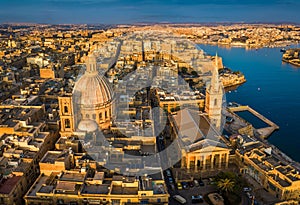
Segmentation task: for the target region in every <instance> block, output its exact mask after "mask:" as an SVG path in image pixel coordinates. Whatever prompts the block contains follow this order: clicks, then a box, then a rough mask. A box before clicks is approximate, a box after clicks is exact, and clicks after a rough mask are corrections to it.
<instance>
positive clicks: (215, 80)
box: [211, 53, 220, 91]
mask: <svg viewBox="0 0 300 205" xmlns="http://www.w3.org/2000/svg"><path fill="white" fill-rule="evenodd" d="M218 68H219V63H218V53H216V56H215V63H214V66H213V68H212V76H211V89H212V91H219V88H220V81H219V72H218Z"/></svg>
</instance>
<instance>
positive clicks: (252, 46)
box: [192, 40, 300, 66]
mask: <svg viewBox="0 0 300 205" xmlns="http://www.w3.org/2000/svg"><path fill="white" fill-rule="evenodd" d="M192 41H193V42H194V43H196V44H203V45H212V46H218V47H224V48H245V49H249V50H255V49H262V48H282V47H288V46H291V45H297V44H299V43H300V42H299V41H298V42H289V43H283V42H282V44H274V45H247V44H231V43H228V44H224V43H218V42H201V41H197V40H196V41H194V40H192ZM299 66H300V65H299Z"/></svg>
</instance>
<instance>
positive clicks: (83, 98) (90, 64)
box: [73, 54, 113, 107]
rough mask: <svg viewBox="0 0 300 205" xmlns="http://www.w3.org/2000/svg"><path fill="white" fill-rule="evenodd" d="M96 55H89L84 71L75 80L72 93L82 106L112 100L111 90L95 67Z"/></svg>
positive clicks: (91, 105)
mask: <svg viewBox="0 0 300 205" xmlns="http://www.w3.org/2000/svg"><path fill="white" fill-rule="evenodd" d="M96 65H97V62H96V57H95V56H94V55H93V54H92V55H89V57H88V60H87V62H86V71H85V73H84V75H83V76H81V77H80V79H79V80H78V81H77V82H76V84H75V86H74V89H73V95H75V96H76V98H77V99H78V102H77V103H78V104H80V105H82V106H83V107H93V106H101V105H104V104H107V103H109V102H111V101H112V98H113V92H112V89H111V87H110V86H109V84H108V82H107V81H106V79H105V78H104V77H103V76H100V74H99V72H98V70H97V68H96Z"/></svg>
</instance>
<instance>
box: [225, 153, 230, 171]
mask: <svg viewBox="0 0 300 205" xmlns="http://www.w3.org/2000/svg"><path fill="white" fill-rule="evenodd" d="M225 155H226V168H228V162H229V154H228V153H227V154H225Z"/></svg>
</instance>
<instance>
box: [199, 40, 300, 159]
mask: <svg viewBox="0 0 300 205" xmlns="http://www.w3.org/2000/svg"><path fill="white" fill-rule="evenodd" d="M297 46H299V45H293V46H291V47H297ZM199 47H200V48H201V49H203V50H204V51H205V52H206V53H208V54H211V55H213V54H215V53H216V52H217V53H218V55H219V56H221V57H222V58H223V64H224V66H226V67H230V68H232V69H233V70H239V71H241V72H242V73H243V74H244V75H245V78H246V79H247V82H246V83H244V84H243V85H242V86H240V87H239V88H238V89H237V90H234V91H231V92H228V93H227V94H226V98H227V102H237V103H240V104H243V105H249V106H251V107H253V108H254V109H256V110H257V111H259V112H260V113H262V114H263V115H264V116H266V117H267V118H269V119H271V120H272V121H273V122H275V123H276V124H277V125H279V127H280V129H279V130H278V131H276V132H275V133H273V134H272V135H271V136H270V137H269V139H268V140H269V142H271V143H272V144H274V145H275V146H277V147H278V148H279V149H281V150H282V151H283V152H284V153H286V154H287V155H288V156H290V157H291V158H292V159H294V160H296V161H300V155H299V154H298V149H299V143H300V139H299V137H298V134H299V133H300V126H299V119H298V116H299V115H300V109H299V108H300V92H299V87H300V81H299V78H300V68H298V67H295V66H293V65H290V64H287V63H284V62H282V61H281V59H282V53H281V52H280V48H262V49H257V50H254V49H253V50H246V49H245V48H239V47H231V48H228V47H226V48H225V47H218V46H211V45H202V44H200V45H199ZM246 118H247V120H249V121H255V119H253V116H251V115H247V116H246Z"/></svg>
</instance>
